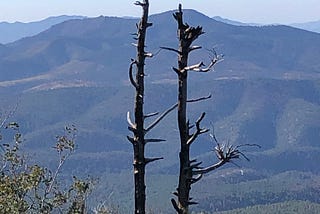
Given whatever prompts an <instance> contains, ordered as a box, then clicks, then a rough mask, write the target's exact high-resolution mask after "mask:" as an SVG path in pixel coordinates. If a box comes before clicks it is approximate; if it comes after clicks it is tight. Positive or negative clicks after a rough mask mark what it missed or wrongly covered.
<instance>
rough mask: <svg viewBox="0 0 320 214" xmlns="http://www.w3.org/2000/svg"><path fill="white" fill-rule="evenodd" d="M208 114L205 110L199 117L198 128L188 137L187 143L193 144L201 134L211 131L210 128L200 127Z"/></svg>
mask: <svg viewBox="0 0 320 214" xmlns="http://www.w3.org/2000/svg"><path fill="white" fill-rule="evenodd" d="M205 115H206V113H205V112H203V113H202V114H201V116H200V117H199V118H198V120H197V121H196V130H195V132H194V133H193V135H192V136H191V137H190V138H189V139H188V141H187V145H191V144H192V143H193V142H194V141H195V139H197V137H198V136H199V135H200V134H203V133H206V132H208V131H209V129H202V128H200V123H201V121H202V120H203V118H204V116H205Z"/></svg>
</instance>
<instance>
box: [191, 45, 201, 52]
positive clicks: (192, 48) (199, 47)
mask: <svg viewBox="0 0 320 214" xmlns="http://www.w3.org/2000/svg"><path fill="white" fill-rule="evenodd" d="M201 48H202V47H201V46H192V47H190V48H189V53H190V52H191V51H194V50H198V49H201Z"/></svg>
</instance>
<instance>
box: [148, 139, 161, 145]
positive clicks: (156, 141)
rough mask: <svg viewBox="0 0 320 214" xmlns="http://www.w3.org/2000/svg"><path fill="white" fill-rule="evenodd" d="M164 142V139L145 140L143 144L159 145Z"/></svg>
mask: <svg viewBox="0 0 320 214" xmlns="http://www.w3.org/2000/svg"><path fill="white" fill-rule="evenodd" d="M164 141H166V140H164V139H145V140H144V142H145V143H146V144H147V143H160V142H164Z"/></svg>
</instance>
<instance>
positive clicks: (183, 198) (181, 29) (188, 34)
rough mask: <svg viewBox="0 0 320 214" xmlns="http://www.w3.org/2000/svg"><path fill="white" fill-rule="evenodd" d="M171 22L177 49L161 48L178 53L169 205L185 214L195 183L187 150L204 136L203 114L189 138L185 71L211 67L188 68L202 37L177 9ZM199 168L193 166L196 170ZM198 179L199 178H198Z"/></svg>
mask: <svg viewBox="0 0 320 214" xmlns="http://www.w3.org/2000/svg"><path fill="white" fill-rule="evenodd" d="M174 18H175V19H176V21H177V23H178V39H179V48H178V50H175V49H173V48H164V49H167V50H170V51H174V52H176V53H178V68H173V69H174V71H175V72H176V73H177V75H178V126H179V133H180V153H179V159H180V171H179V184H178V188H177V192H175V195H176V196H178V203H177V202H176V201H175V200H174V199H172V200H171V202H172V204H173V206H174V208H175V209H176V211H177V213H179V214H188V213H189V205H191V204H196V203H195V202H192V201H191V198H190V190H191V185H192V184H193V183H194V182H196V181H197V179H194V178H193V169H194V166H193V165H191V163H193V162H194V161H190V146H191V144H192V143H193V141H194V140H195V139H196V138H197V137H198V135H199V134H203V133H205V132H207V131H208V130H207V129H201V128H200V125H199V124H200V122H201V120H202V119H203V117H204V115H205V114H204V113H203V114H202V115H201V117H200V118H199V119H198V121H197V122H196V131H195V132H194V133H193V134H192V135H190V133H189V132H190V129H191V127H190V126H189V122H188V120H187V102H189V101H188V71H198V72H207V71H209V70H210V68H211V67H212V66H213V64H214V63H212V64H210V65H209V66H208V68H206V69H202V68H201V67H202V66H203V63H202V62H201V63H199V64H196V65H193V66H188V56H189V53H190V52H191V51H193V50H197V49H199V48H200V47H199V46H191V45H192V42H193V41H194V40H196V39H197V38H198V37H199V36H200V35H201V34H203V31H202V28H201V27H200V26H197V27H195V28H194V27H190V26H189V25H188V24H185V23H183V12H182V9H181V5H179V11H178V12H176V13H175V14H174ZM207 98H209V97H204V98H200V99H198V100H203V99H207ZM198 165H200V164H196V166H198ZM200 176H201V175H200ZM199 179H200V177H199Z"/></svg>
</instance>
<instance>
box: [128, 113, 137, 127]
mask: <svg viewBox="0 0 320 214" xmlns="http://www.w3.org/2000/svg"><path fill="white" fill-rule="evenodd" d="M127 122H128V123H129V125H130V127H131V128H133V129H136V125H135V124H134V123H133V122H132V121H131V118H130V111H128V112H127Z"/></svg>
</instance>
